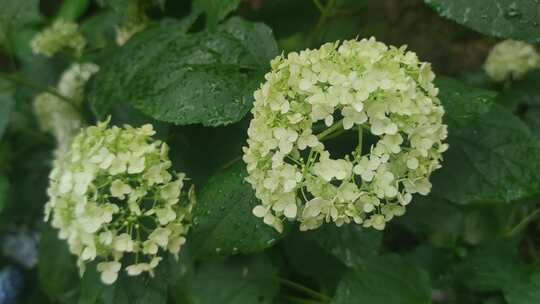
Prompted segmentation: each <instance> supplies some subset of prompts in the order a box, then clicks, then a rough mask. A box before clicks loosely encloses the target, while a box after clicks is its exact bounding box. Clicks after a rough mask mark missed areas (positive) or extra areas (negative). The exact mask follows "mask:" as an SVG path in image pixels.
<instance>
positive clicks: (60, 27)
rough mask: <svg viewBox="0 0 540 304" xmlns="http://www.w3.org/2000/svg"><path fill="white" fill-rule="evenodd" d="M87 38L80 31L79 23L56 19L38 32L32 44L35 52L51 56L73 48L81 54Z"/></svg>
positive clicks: (76, 52)
mask: <svg viewBox="0 0 540 304" xmlns="http://www.w3.org/2000/svg"><path fill="white" fill-rule="evenodd" d="M85 45H86V40H85V38H84V37H83V35H82V34H81V33H80V32H79V26H78V25H77V23H74V22H70V21H65V20H64V19H58V20H56V21H55V22H54V23H53V24H52V25H51V26H50V27H48V28H46V29H44V30H43V31H41V32H40V33H38V34H37V35H36V36H34V38H33V39H32V41H31V44H30V46H31V47H32V51H33V52H34V53H35V54H42V55H44V56H46V57H51V56H53V55H54V54H56V53H58V52H59V51H60V50H63V49H66V48H68V49H73V50H74V51H75V54H77V55H81V53H82V51H83V49H84V47H85Z"/></svg>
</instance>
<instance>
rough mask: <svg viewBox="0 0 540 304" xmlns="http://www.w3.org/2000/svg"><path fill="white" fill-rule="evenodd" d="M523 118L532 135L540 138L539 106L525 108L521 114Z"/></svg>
mask: <svg viewBox="0 0 540 304" xmlns="http://www.w3.org/2000/svg"><path fill="white" fill-rule="evenodd" d="M523 120H524V121H525V123H526V124H527V125H528V126H529V128H530V129H531V131H532V132H533V133H534V135H536V137H537V138H539V139H540V107H538V108H532V109H529V110H527V112H526V113H525V114H524V116H523Z"/></svg>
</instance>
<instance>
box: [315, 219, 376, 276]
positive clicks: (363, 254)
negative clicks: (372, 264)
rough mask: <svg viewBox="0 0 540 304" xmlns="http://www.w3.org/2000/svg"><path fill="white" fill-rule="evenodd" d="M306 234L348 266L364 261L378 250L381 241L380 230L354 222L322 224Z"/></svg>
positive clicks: (360, 263)
mask: <svg viewBox="0 0 540 304" xmlns="http://www.w3.org/2000/svg"><path fill="white" fill-rule="evenodd" d="M308 234H309V235H310V236H311V237H312V238H313V239H314V240H315V241H316V242H318V243H319V245H320V246H321V247H322V248H324V249H325V250H326V251H327V252H329V253H331V254H332V255H334V256H335V257H336V258H338V259H339V260H340V261H342V262H343V263H344V264H345V265H347V266H349V267H355V266H359V265H362V264H363V263H365V262H366V260H367V259H369V258H371V257H373V256H374V255H375V254H376V253H377V252H378V250H379V248H380V247H381V243H382V233H381V232H380V231H376V230H374V229H365V228H362V226H360V225H356V224H347V225H344V226H342V227H336V226H335V225H323V226H322V227H320V228H319V229H317V230H314V231H311V232H308Z"/></svg>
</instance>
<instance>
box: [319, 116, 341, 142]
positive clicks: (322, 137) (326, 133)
mask: <svg viewBox="0 0 540 304" xmlns="http://www.w3.org/2000/svg"><path fill="white" fill-rule="evenodd" d="M339 129H341V130H343V131H345V130H344V129H343V119H340V120H339V121H337V122H336V123H334V124H333V125H332V126H330V128H328V129H326V130H324V131H322V132H321V133H319V134H317V139H318V140H320V141H323V140H325V139H327V137H328V136H329V135H330V134H332V133H334V132H336V131H338V130H339Z"/></svg>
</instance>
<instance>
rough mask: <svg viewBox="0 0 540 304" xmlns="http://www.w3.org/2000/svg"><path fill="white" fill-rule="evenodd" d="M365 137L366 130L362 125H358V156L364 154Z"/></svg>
mask: <svg viewBox="0 0 540 304" xmlns="http://www.w3.org/2000/svg"><path fill="white" fill-rule="evenodd" d="M363 137H364V130H363V129H362V127H361V126H358V146H356V151H357V153H358V157H360V156H362V141H363Z"/></svg>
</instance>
